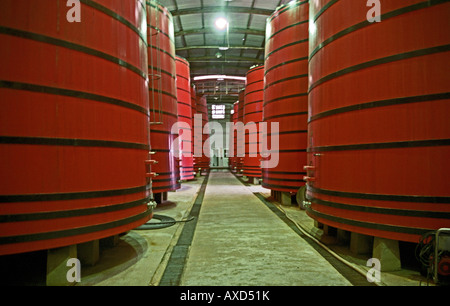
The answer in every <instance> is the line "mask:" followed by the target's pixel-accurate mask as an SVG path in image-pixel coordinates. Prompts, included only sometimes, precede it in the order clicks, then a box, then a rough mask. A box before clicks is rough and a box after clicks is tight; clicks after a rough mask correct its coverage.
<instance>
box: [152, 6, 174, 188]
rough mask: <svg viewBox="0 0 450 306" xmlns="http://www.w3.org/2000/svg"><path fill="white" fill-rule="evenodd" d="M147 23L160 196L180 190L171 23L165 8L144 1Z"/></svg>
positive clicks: (156, 183)
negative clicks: (174, 127)
mask: <svg viewBox="0 0 450 306" xmlns="http://www.w3.org/2000/svg"><path fill="white" fill-rule="evenodd" d="M147 22H148V24H149V26H148V31H147V35H148V65H149V68H148V70H149V71H148V73H149V95H150V102H149V105H150V123H151V143H152V151H153V152H155V154H154V155H153V159H154V160H156V161H158V163H157V164H155V165H154V167H153V169H154V172H156V173H157V174H158V176H157V177H156V178H154V179H153V187H152V188H153V192H154V193H163V192H167V191H173V190H176V189H178V188H180V183H179V180H180V171H179V159H178V156H175V152H174V141H175V139H176V138H178V134H173V133H172V127H173V125H174V124H176V123H177V121H178V104H177V86H176V63H175V42H174V34H173V33H174V32H173V20H172V15H171V14H170V12H169V10H168V9H167V8H165V7H164V6H162V5H161V4H159V3H158V2H156V1H147ZM176 132H177V131H176Z"/></svg>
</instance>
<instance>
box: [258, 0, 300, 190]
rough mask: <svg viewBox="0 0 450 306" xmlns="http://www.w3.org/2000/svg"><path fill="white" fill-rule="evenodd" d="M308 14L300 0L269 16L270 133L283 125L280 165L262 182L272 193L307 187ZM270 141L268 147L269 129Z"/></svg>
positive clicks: (268, 171)
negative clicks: (273, 126)
mask: <svg viewBox="0 0 450 306" xmlns="http://www.w3.org/2000/svg"><path fill="white" fill-rule="evenodd" d="M308 16H309V4H308V2H307V1H297V2H290V3H289V4H286V5H283V6H280V7H279V8H278V9H277V10H276V11H275V12H274V13H273V14H272V15H271V16H270V18H269V19H268V20H267V29H266V33H267V34H266V35H267V37H266V47H265V48H266V49H265V50H266V58H265V63H264V67H265V72H264V74H265V83H264V121H265V122H267V125H268V127H267V129H268V131H271V130H270V127H271V124H272V123H278V124H279V163H278V165H277V166H276V167H272V168H263V182H262V186H264V187H266V188H269V189H271V190H274V191H281V192H290V193H295V192H297V191H298V190H299V188H300V187H302V186H304V185H305V182H304V181H303V177H304V176H305V174H306V173H305V171H304V170H303V166H304V165H305V163H306V147H307V120H308V35H309V34H308ZM263 136H264V137H265V135H263ZM267 143H268V149H270V145H271V144H272V143H274V141H273V140H272V137H271V135H270V133H269V134H268V136H267Z"/></svg>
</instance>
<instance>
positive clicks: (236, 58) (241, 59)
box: [186, 55, 264, 64]
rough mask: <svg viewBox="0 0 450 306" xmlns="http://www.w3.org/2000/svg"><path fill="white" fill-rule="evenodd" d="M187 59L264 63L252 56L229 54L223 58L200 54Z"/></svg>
mask: <svg viewBox="0 0 450 306" xmlns="http://www.w3.org/2000/svg"><path fill="white" fill-rule="evenodd" d="M186 60H187V61H188V62H189V63H204V62H214V63H224V64H226V63H232V62H251V63H258V64H262V63H264V60H263V59H257V58H252V57H240V56H228V55H224V56H222V57H221V58H217V57H216V56H199V57H188V58H186Z"/></svg>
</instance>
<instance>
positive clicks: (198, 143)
mask: <svg viewBox="0 0 450 306" xmlns="http://www.w3.org/2000/svg"><path fill="white" fill-rule="evenodd" d="M195 101H196V104H195V112H194V113H193V115H197V116H200V117H201V120H200V117H199V119H198V120H195V119H194V131H193V134H194V154H195V155H194V170H195V172H198V173H202V172H204V171H206V172H208V171H209V164H210V158H209V157H208V156H209V154H210V152H209V150H210V149H209V130H208V127H207V126H206V128H205V125H206V124H207V123H208V121H209V119H208V106H207V101H206V96H205V95H201V94H196V97H195ZM206 150H207V151H206ZM205 153H206V154H205Z"/></svg>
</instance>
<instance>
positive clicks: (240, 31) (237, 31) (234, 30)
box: [175, 28, 266, 36]
mask: <svg viewBox="0 0 450 306" xmlns="http://www.w3.org/2000/svg"><path fill="white" fill-rule="evenodd" d="M215 33H217V30H216V29H215V28H203V29H192V30H185V31H178V32H175V36H185V35H195V34H215ZM230 33H231V34H249V35H258V36H265V35H266V33H265V31H262V30H255V29H245V28H230Z"/></svg>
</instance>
